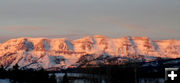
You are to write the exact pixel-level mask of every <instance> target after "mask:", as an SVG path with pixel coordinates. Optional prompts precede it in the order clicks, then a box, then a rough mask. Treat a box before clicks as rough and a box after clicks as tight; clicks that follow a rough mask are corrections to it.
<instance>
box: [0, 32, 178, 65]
mask: <svg viewBox="0 0 180 83" xmlns="http://www.w3.org/2000/svg"><path fill="white" fill-rule="evenodd" d="M27 49H28V51H26V50H27ZM13 53H14V54H13ZM85 54H93V55H94V57H98V56H99V55H101V54H108V55H111V56H114V57H116V56H127V55H131V56H133V55H144V56H147V57H145V58H146V59H149V60H151V59H153V58H152V57H162V58H165V57H168V58H179V57H180V41H179V40H160V41H154V40H151V39H150V38H148V37H130V36H126V37H123V38H108V37H105V36H102V35H95V36H86V37H84V38H80V39H76V40H67V39H66V38H61V39H48V38H28V37H24V38H17V39H11V40H8V41H7V42H4V43H1V44H0V57H4V58H3V59H4V60H0V63H1V64H5V62H6V66H8V67H9V68H11V67H12V66H13V65H15V64H16V63H18V64H19V65H20V66H22V67H24V66H28V67H30V68H31V67H32V68H38V67H43V68H50V67H62V66H63V67H66V68H67V67H69V66H71V65H73V64H75V63H76V61H78V59H79V58H80V57H81V56H83V55H85ZM59 57H60V58H59ZM14 58H15V59H14ZM57 59H61V60H63V59H64V60H65V61H60V62H56V61H58V60H57Z"/></svg>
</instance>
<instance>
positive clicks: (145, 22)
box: [0, 0, 180, 42]
mask: <svg viewBox="0 0 180 83" xmlns="http://www.w3.org/2000/svg"><path fill="white" fill-rule="evenodd" d="M96 34H100V35H105V36H108V37H111V38H117V37H123V36H148V37H150V38H152V39H155V40H161V39H180V0H0V42H4V41H6V40H8V39H11V38H17V37H24V36H26V37H48V38H59V37H67V38H70V39H71V38H72V39H73V38H79V37H83V36H86V35H96Z"/></svg>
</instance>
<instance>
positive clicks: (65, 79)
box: [62, 72, 69, 83]
mask: <svg viewBox="0 0 180 83" xmlns="http://www.w3.org/2000/svg"><path fill="white" fill-rule="evenodd" d="M62 83H69V80H68V77H67V72H65V75H64V76H63V80H62Z"/></svg>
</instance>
